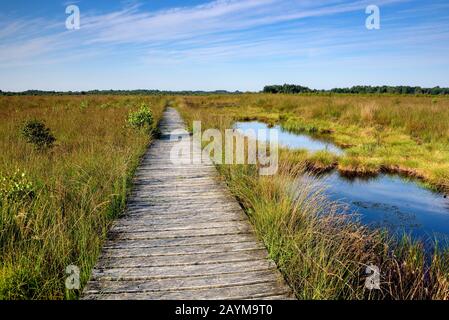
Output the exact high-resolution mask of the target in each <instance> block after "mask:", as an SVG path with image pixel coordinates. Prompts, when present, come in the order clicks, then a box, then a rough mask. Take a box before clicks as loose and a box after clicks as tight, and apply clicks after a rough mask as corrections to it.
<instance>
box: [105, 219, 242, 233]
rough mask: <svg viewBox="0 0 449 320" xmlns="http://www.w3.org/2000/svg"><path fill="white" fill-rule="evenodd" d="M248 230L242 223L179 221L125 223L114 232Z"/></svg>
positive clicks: (113, 229) (115, 228) (114, 229)
mask: <svg viewBox="0 0 449 320" xmlns="http://www.w3.org/2000/svg"><path fill="white" fill-rule="evenodd" d="M236 227H239V228H248V222H247V221H245V220H240V221H235V220H234V221H221V222H211V221H207V222H202V221H201V220H197V221H195V222H193V223H187V222H186V221H183V220H179V223H168V224H167V223H165V224H154V223H152V224H149V223H142V224H139V225H138V226H137V227H136V226H135V225H133V224H131V223H123V221H121V223H120V224H117V225H115V226H114V227H112V229H111V230H112V232H150V231H171V230H202V229H221V228H233V229H234V228H236Z"/></svg>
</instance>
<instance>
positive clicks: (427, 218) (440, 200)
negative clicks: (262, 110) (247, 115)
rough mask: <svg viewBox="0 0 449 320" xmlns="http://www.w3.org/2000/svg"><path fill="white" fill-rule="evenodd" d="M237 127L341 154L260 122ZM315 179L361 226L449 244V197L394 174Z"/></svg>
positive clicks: (293, 144)
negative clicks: (267, 132)
mask: <svg viewBox="0 0 449 320" xmlns="http://www.w3.org/2000/svg"><path fill="white" fill-rule="evenodd" d="M235 128H236V129H240V130H242V131H245V130H248V129H253V130H255V131H256V132H257V130H260V129H265V130H277V131H278V137H279V144H280V145H281V146H284V147H286V148H290V149H305V150H308V151H310V152H316V151H320V150H327V151H329V152H333V153H335V154H338V155H341V154H343V153H344V150H342V149H340V148H338V147H337V146H335V145H334V144H332V143H330V142H328V141H324V140H320V139H316V138H314V137H311V136H308V135H306V134H294V133H291V132H286V131H284V130H282V128H281V127H279V126H275V127H273V128H268V126H267V125H266V124H265V123H262V122H256V121H252V122H238V123H236V124H235ZM267 136H269V135H267ZM318 179H319V180H320V183H321V182H324V184H325V186H326V187H325V191H324V192H326V194H327V196H328V198H329V199H330V200H332V201H336V202H339V203H341V204H342V206H343V207H346V209H347V210H346V211H347V212H353V213H355V215H354V216H355V217H356V219H359V220H360V222H361V223H363V224H366V225H369V226H372V227H379V228H384V229H387V230H389V231H390V232H392V233H393V234H396V235H398V236H400V235H402V234H404V233H407V234H410V235H411V236H412V237H413V238H415V239H416V238H419V239H421V240H423V241H425V242H427V243H431V242H432V241H434V240H437V241H438V242H439V243H440V246H442V247H447V246H449V241H448V239H449V199H448V198H446V197H445V196H444V195H443V194H441V193H437V192H433V191H431V190H429V189H427V188H424V187H423V186H421V185H420V184H419V183H418V182H417V181H413V180H410V179H406V178H403V177H400V176H397V175H378V176H376V177H372V178H366V177H355V178H347V177H344V176H342V175H340V174H339V173H338V172H336V171H333V172H330V173H327V174H323V175H320V176H319V177H318Z"/></svg>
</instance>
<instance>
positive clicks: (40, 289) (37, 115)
mask: <svg viewBox="0 0 449 320" xmlns="http://www.w3.org/2000/svg"><path fill="white" fill-rule="evenodd" d="M142 103H146V104H148V105H150V106H151V109H152V112H153V116H154V118H155V120H156V122H157V120H158V119H159V118H160V116H161V113H162V109H163V107H164V105H165V100H164V99H162V98H159V97H137V96H136V97H119V96H89V97H85V96H70V97H64V96H63V97H1V98H0V118H1V122H0V149H1V150H2V152H1V157H0V159H1V162H0V173H1V174H2V175H8V174H9V173H13V172H15V170H17V169H20V170H25V171H26V172H27V178H29V179H30V180H31V181H32V183H33V187H34V189H35V195H34V197H33V199H32V201H3V202H2V204H1V205H0V299H63V298H66V299H73V298H76V297H77V296H78V294H79V293H80V292H79V291H76V290H71V291H68V290H66V289H65V285H64V283H65V278H66V277H67V275H66V274H65V268H66V267H67V266H68V265H72V264H73V265H76V266H78V267H79V268H80V270H81V283H82V284H84V283H85V282H86V281H87V280H88V278H89V276H90V271H91V268H92V266H93V265H94V263H95V261H96V258H97V256H98V254H99V251H100V249H101V245H102V242H103V241H104V239H105V236H106V233H107V230H108V227H109V225H110V223H111V221H112V219H113V218H115V217H117V215H119V214H120V213H121V212H122V210H123V209H124V207H125V204H126V197H127V194H128V192H129V190H130V186H131V179H132V176H133V172H134V170H135V168H136V167H137V165H138V163H139V159H140V157H141V156H142V155H143V153H144V151H145V150H146V147H147V146H148V144H149V142H150V139H151V136H150V134H149V133H148V131H146V130H136V129H133V128H131V127H130V126H128V125H127V124H126V120H127V118H128V114H129V112H130V111H136V110H138V108H139V106H140V105H141V104H142ZM30 119H40V120H42V121H44V122H45V124H46V126H48V127H49V128H50V129H51V130H52V133H53V134H54V136H55V137H56V139H57V140H56V142H55V144H54V147H53V148H52V149H49V150H41V151H38V150H36V149H35V148H34V147H33V146H32V145H30V144H27V142H26V141H25V139H23V138H22V137H21V130H20V129H21V126H22V124H23V123H25V122H26V121H28V120H30Z"/></svg>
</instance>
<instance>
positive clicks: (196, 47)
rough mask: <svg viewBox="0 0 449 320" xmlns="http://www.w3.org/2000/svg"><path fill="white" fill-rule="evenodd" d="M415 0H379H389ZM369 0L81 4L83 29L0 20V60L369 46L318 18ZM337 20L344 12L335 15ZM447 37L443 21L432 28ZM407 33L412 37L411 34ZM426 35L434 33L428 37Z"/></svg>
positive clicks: (419, 34)
mask: <svg viewBox="0 0 449 320" xmlns="http://www.w3.org/2000/svg"><path fill="white" fill-rule="evenodd" d="M407 1H409V0H377V1H376V4H377V5H379V6H388V5H392V4H397V3H401V2H407ZM370 3H371V1H365V0H356V1H342V0H321V1H318V0H301V1H299V0H297V1H291V0H216V1H212V2H209V3H207V4H202V5H197V6H190V7H179V8H171V9H168V10H159V11H155V12H147V11H144V10H143V9H142V6H141V5H140V4H139V3H135V2H134V3H132V4H130V5H127V6H125V7H123V9H121V10H118V11H113V12H108V13H102V14H99V13H93V12H84V11H81V14H82V15H81V29H80V30H77V31H68V30H65V29H64V21H46V20H43V19H42V18H36V19H32V20H13V21H6V22H3V23H2V24H0V30H1V31H0V41H1V42H0V43H1V44H0V67H2V66H3V67H6V66H20V65H30V64H33V63H34V64H38V63H50V64H51V63H52V62H55V63H56V62H59V61H66V60H67V59H80V57H94V56H95V55H98V56H99V55H105V54H108V53H109V54H110V53H111V52H114V53H115V54H118V53H119V52H131V53H132V55H130V59H133V60H138V61H141V62H143V63H175V62H178V63H180V62H182V61H191V60H198V61H200V60H203V61H205V60H227V59H233V58H242V59H246V58H266V57H281V56H282V57H286V58H289V57H309V56H319V55H324V54H329V53H330V52H331V51H333V50H334V51H335V50H346V51H349V50H367V49H368V48H369V47H370V46H371V47H373V45H372V44H370V43H369V42H366V37H367V33H366V30H364V29H363V27H362V26H361V27H360V28H359V29H356V28H354V26H352V29H351V28H349V27H348V26H345V25H344V24H342V23H335V25H332V23H330V24H329V25H327V26H323V27H320V26H316V24H313V23H312V24H310V23H306V22H310V21H313V20H311V19H317V18H319V17H323V16H326V17H331V16H336V17H337V16H338V15H339V14H344V13H351V12H357V11H360V15H361V21H363V17H364V16H363V15H364V8H365V7H366V6H367V5H368V4H370ZM337 22H338V19H337ZM435 28H436V27H435V25H432V24H424V25H419V26H416V27H415V29H414V30H413V29H409V30H399V31H398V30H396V31H394V30H392V31H390V32H389V33H388V34H387V33H385V32H384V33H382V37H381V38H380V39H377V40H376V45H377V46H381V45H383V46H388V45H395V44H397V43H398V41H402V42H407V41H409V42H410V41H415V42H419V41H420V39H424V40H425V39H426V37H428V34H429V32H432V30H434V29H435ZM433 34H434V36H439V37H440V39H447V38H448V28H447V27H445V28H443V29H441V30H439V31H438V32H435V33H433ZM407 39H408V40H407ZM426 41H428V38H427V40H426Z"/></svg>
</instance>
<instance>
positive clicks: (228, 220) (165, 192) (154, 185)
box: [83, 108, 292, 300]
mask: <svg viewBox="0 0 449 320" xmlns="http://www.w3.org/2000/svg"><path fill="white" fill-rule="evenodd" d="M160 129H161V133H162V135H161V138H160V139H158V140H156V141H155V142H154V143H153V144H152V145H151V147H150V148H149V150H148V152H147V154H146V155H145V157H144V159H143V162H142V163H141V166H140V167H139V169H138V171H137V174H136V177H135V186H134V189H133V193H132V195H131V197H130V200H129V204H128V207H127V210H126V212H125V214H124V215H123V216H122V217H121V218H120V219H118V220H117V221H116V222H115V224H114V226H113V227H112V229H111V232H110V235H109V238H108V240H107V242H106V244H105V246H104V248H103V251H102V254H101V256H100V258H99V261H98V263H97V265H96V267H95V268H94V270H93V272H92V277H91V280H90V281H89V282H88V284H87V286H86V287H85V289H84V293H83V299H176V300H196V299H217V300H222V299H289V298H292V295H291V290H290V288H289V287H288V286H287V285H286V284H285V282H284V280H283V278H282V276H281V274H280V273H279V271H278V270H277V268H276V265H275V264H274V262H273V261H270V260H269V259H268V258H267V251H266V249H265V247H264V246H263V244H262V243H261V242H260V241H259V240H258V239H257V238H256V237H255V235H254V233H253V230H252V227H251V225H250V223H249V221H248V220H247V218H246V216H245V214H244V212H243V211H242V209H241V208H240V206H239V204H238V203H237V201H236V200H235V198H234V197H233V196H232V195H231V194H230V193H229V191H228V190H227V187H226V185H225V184H224V183H223V182H222V181H220V178H219V177H218V174H217V171H216V169H215V167H214V166H213V164H212V163H211V162H208V163H202V164H183V165H179V164H173V163H172V162H171V161H170V150H171V148H172V146H173V144H174V143H175V142H173V141H170V137H169V136H170V133H171V132H172V131H173V130H180V129H184V122H183V121H182V119H181V117H180V116H179V114H178V112H177V111H176V110H175V109H173V108H169V109H167V110H166V111H165V113H164V116H163V118H162V120H161V125H160ZM186 134H187V133H186ZM186 140H188V141H190V136H189V139H186ZM178 143H179V142H178ZM198 152H199V150H193V153H198Z"/></svg>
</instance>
